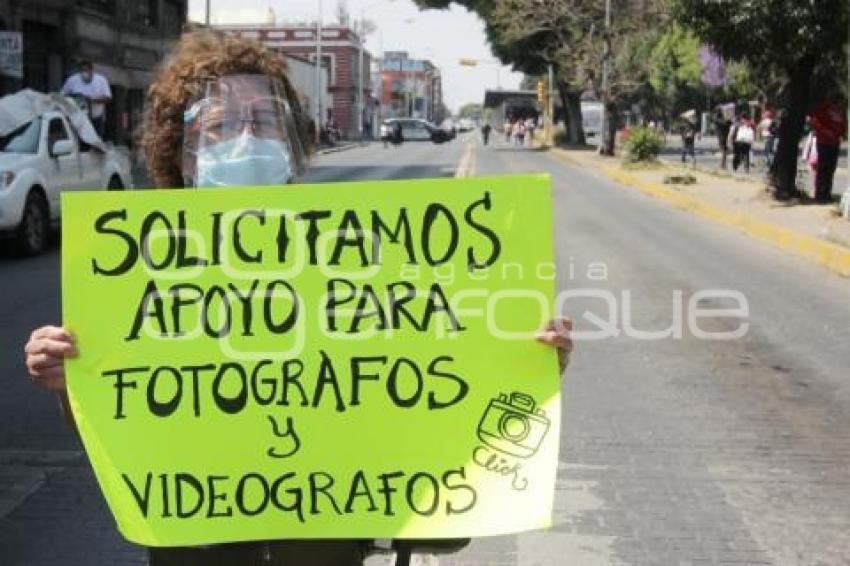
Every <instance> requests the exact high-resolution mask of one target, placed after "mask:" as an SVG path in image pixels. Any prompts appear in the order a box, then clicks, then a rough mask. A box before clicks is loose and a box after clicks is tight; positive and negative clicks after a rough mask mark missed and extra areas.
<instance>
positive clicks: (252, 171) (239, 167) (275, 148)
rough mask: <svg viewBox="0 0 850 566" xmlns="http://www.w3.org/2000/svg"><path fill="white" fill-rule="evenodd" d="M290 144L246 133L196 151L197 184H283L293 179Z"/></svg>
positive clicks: (223, 185) (224, 185) (214, 185)
mask: <svg viewBox="0 0 850 566" xmlns="http://www.w3.org/2000/svg"><path fill="white" fill-rule="evenodd" d="M289 151H290V150H289V144H287V142H285V141H282V140H272V139H263V138H258V137H256V136H254V135H252V134H249V133H247V132H245V133H243V134H242V135H240V136H239V137H237V138H234V139H232V140H227V141H223V142H218V143H215V144H211V145H209V146H207V147H204V148H202V149H200V150H199V151H198V157H197V182H196V183H195V185H196V186H198V187H234V186H245V187H250V186H256V185H284V184H286V183H289V182H291V181H292V180H293V177H294V175H293V174H292V167H291V165H290V159H291V158H290V154H289Z"/></svg>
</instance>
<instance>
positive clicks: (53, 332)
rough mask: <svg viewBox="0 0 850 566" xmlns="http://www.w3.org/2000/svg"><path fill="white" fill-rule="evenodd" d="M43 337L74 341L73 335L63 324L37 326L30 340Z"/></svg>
mask: <svg viewBox="0 0 850 566" xmlns="http://www.w3.org/2000/svg"><path fill="white" fill-rule="evenodd" d="M42 338H48V339H50V340H60V341H66V342H73V341H74V337H73V335H72V334H71V333H70V332H68V331H67V330H66V329H64V328H62V327H61V326H42V327H40V328H36V329H35V330H33V332H32V334H31V335H30V340H29V341H30V342H34V341H36V340H39V339H42Z"/></svg>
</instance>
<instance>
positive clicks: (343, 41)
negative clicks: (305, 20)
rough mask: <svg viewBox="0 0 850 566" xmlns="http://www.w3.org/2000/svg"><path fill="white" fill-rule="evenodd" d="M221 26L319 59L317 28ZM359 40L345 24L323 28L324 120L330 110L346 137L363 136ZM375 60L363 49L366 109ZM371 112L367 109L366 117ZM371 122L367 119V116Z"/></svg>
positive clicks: (282, 49)
mask: <svg viewBox="0 0 850 566" xmlns="http://www.w3.org/2000/svg"><path fill="white" fill-rule="evenodd" d="M216 27H217V28H218V29H221V30H223V31H227V32H230V33H234V34H238V35H240V36H241V37H248V38H251V39H256V40H258V41H260V42H261V43H263V44H264V45H265V46H266V47H268V48H269V49H272V50H275V51H279V52H281V53H285V54H287V55H291V56H294V57H298V58H301V59H306V60H308V61H315V60H316V27H315V26H314V25H297V24H281V25H274V24H248V25H219V26H216ZM359 41H360V38H359V37H358V36H357V34H356V33H355V32H354V31H353V30H352V29H350V28H349V27H346V26H340V25H328V26H326V27H324V28H323V29H322V65H323V67H325V68H326V69H327V73H328V85H329V87H328V90H329V92H330V101H331V102H330V108H329V109H324V111H323V112H324V114H325V122H327V119H328V116H329V112H330V115H332V116H333V120H334V122H336V125H337V126H338V127H339V128H340V130H341V131H342V134H343V136H346V137H350V138H354V137H359V136H360V127H359V126H358V122H361V123H362V121H363V120H362V119H361V120H358V116H357V114H358V110H357V91H358V87H359V85H360V84H361V82H360V69H361V66H360V65H359V64H358V55H359ZM371 64H372V60H371V56H370V55H369V52H368V51H366V50H365V49H364V50H363V66H362V70H363V75H364V76H363V81H362V85H363V92H362V97H363V98H362V101H363V105H364V108H365V109H367V110H368V109H369V108H370V107H371V104H372V103H371V90H372V88H371V81H370V80H369V76H370V73H369V69H370V68H371ZM366 115H369V114H368V112H367V111H366V110H364V116H366ZM367 121H368V119H367Z"/></svg>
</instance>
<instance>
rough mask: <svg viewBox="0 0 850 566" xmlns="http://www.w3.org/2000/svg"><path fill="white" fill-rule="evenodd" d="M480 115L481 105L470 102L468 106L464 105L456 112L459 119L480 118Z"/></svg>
mask: <svg viewBox="0 0 850 566" xmlns="http://www.w3.org/2000/svg"><path fill="white" fill-rule="evenodd" d="M481 114H482V108H481V105H480V104H478V103H477V102H470V103H468V104H464V105H463V106H461V107H460V110H458V113H457V115H458V117H459V118H480V117H481Z"/></svg>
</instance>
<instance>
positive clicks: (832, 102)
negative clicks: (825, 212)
mask: <svg viewBox="0 0 850 566" xmlns="http://www.w3.org/2000/svg"><path fill="white" fill-rule="evenodd" d="M842 103H843V100H842V96H841V94H840V93H838V92H833V93H832V94H830V95H829V97H828V98H827V99H826V100H825V101H824V102H823V103H822V104H820V105H819V106H818V107H817V108H816V109H815V111H814V112H813V113H812V119H811V125H812V129H813V130H814V132H815V139H816V140H817V155H818V162H817V169H816V173H815V202H818V203H824V204H827V203H831V202H832V179H833V176H834V175H835V168H836V166H837V165H838V152H839V149H840V147H841V140H842V138H845V137H847V119H846V118H845V116H844V109H845V107H844V105H843V104H842Z"/></svg>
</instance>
